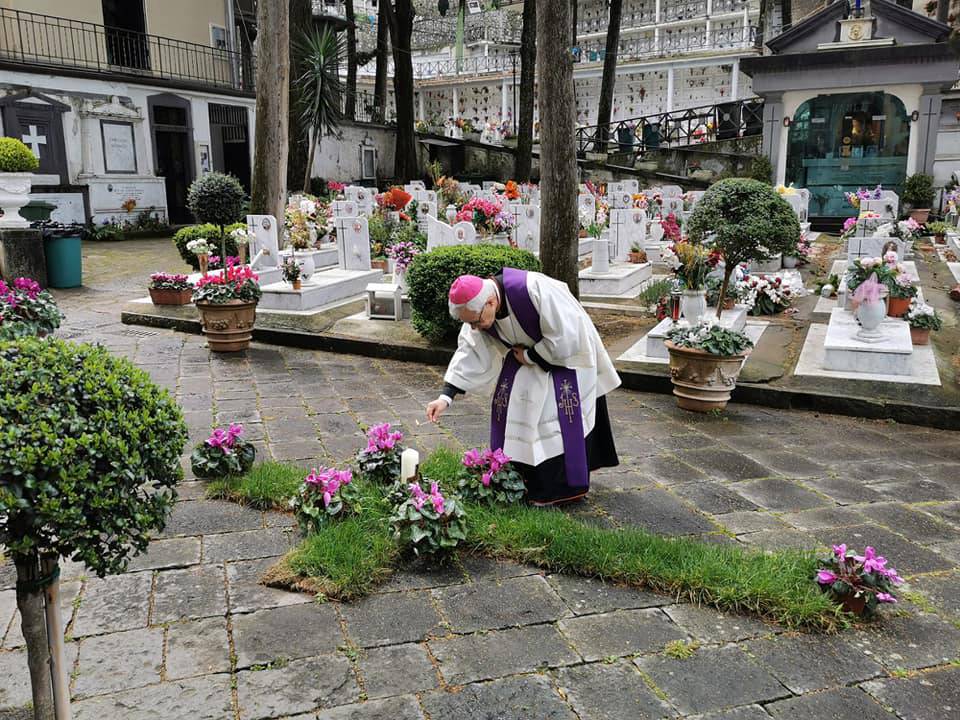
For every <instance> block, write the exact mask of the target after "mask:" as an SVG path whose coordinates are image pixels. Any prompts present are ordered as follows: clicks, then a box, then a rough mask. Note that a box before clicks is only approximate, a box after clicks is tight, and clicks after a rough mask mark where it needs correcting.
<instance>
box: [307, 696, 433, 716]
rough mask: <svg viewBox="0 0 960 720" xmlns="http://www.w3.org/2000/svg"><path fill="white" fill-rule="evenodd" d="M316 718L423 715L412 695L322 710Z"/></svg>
mask: <svg viewBox="0 0 960 720" xmlns="http://www.w3.org/2000/svg"><path fill="white" fill-rule="evenodd" d="M298 717H301V716H298ZM302 717H304V718H305V717H306V716H302ZM310 717H311V718H312V717H313V715H311V716H310ZM316 717H317V720H423V713H422V712H421V711H420V705H419V703H417V699H416V698H415V697H414V696H413V695H406V696H404V697H398V698H390V699H389V700H372V701H370V702H365V703H362V704H358V705H341V706H340V707H337V708H333V709H332V710H324V711H322V712H320V713H318V714H317V716H316ZM291 720H295V719H291Z"/></svg>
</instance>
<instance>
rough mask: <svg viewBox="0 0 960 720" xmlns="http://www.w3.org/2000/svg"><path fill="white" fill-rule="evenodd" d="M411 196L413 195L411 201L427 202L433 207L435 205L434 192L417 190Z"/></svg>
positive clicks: (435, 193)
mask: <svg viewBox="0 0 960 720" xmlns="http://www.w3.org/2000/svg"><path fill="white" fill-rule="evenodd" d="M412 195H413V199H414V200H416V201H417V203H425V202H429V203H433V204H434V205H436V204H437V191H436V190H417V191H415V192H413V193H412Z"/></svg>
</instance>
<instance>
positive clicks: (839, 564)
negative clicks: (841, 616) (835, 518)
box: [816, 544, 903, 616]
mask: <svg viewBox="0 0 960 720" xmlns="http://www.w3.org/2000/svg"><path fill="white" fill-rule="evenodd" d="M822 564H823V567H821V568H820V569H819V570H817V576H816V580H817V583H818V584H819V585H820V589H821V590H823V591H824V592H826V593H830V595H831V596H833V598H834V599H836V600H837V601H839V602H842V603H843V605H844V607H845V608H846V609H848V610H851V611H853V612H858V613H861V614H863V615H865V616H870V615H873V614H874V613H875V612H876V611H877V608H878V607H879V605H880V604H882V603H895V602H896V601H897V598H896V597H895V596H894V594H893V590H894V587H895V586H897V585H900V584H901V583H902V582H903V578H901V577H900V576H899V575H898V574H897V571H896V570H894V569H893V568H892V567H887V559H886V558H885V557H883V556H882V555H878V554H877V551H876V550H875V549H874V548H872V547H870V546H869V545H868V546H867V547H866V549H864V551H863V555H857V554H855V553H853V552H852V551H848V550H847V546H846V545H843V544H841V545H834V546H833V554H831V555H830V556H829V557H827V558H824V559H823V560H822Z"/></svg>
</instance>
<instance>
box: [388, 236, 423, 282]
mask: <svg viewBox="0 0 960 720" xmlns="http://www.w3.org/2000/svg"><path fill="white" fill-rule="evenodd" d="M419 254H420V248H418V247H417V246H416V245H415V244H414V243H412V242H409V241H407V240H402V241H400V242H398V243H394V244H393V245H391V246H390V247H389V248H387V255H388V256H389V257H391V258H393V261H394V268H395V269H396V272H398V273H400V274H403V273H405V272H406V271H407V268H409V267H410V264H411V263H412V262H413V259H414V258H415V257H416V256H417V255H419Z"/></svg>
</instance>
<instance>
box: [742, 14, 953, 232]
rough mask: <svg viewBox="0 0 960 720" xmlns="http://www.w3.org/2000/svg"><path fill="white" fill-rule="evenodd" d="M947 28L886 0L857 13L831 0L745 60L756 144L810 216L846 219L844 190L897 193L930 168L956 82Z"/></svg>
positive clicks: (850, 211) (848, 212)
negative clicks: (755, 102) (946, 98)
mask: <svg viewBox="0 0 960 720" xmlns="http://www.w3.org/2000/svg"><path fill="white" fill-rule="evenodd" d="M949 31H950V29H949V27H948V26H946V25H944V24H942V23H939V22H937V21H935V20H931V19H930V18H927V17H925V16H923V15H920V14H918V13H915V12H913V11H911V10H908V9H906V8H903V7H900V6H899V5H896V4H895V3H892V2H889V1H888V0H873V1H872V2H870V3H869V4H867V7H866V9H865V10H863V12H862V15H861V16H857V15H856V13H855V11H852V10H850V9H849V8H848V6H847V3H840V2H837V3H832V4H830V5H827V6H826V7H825V8H823V9H822V10H820V11H819V12H817V13H815V14H813V15H811V16H809V17H807V18H806V19H805V20H803V21H802V22H799V23H797V24H796V25H794V26H793V27H792V28H791V29H790V30H787V31H786V32H784V33H781V34H780V35H778V36H777V37H775V38H773V39H772V40H770V41H769V42H768V43H767V47H768V48H769V49H770V50H771V51H772V52H773V54H772V55H767V56H763V57H752V58H744V59H743V60H742V61H741V67H742V69H743V72H744V73H746V74H747V75H749V76H751V77H752V78H753V90H754V92H755V93H756V94H757V95H759V96H760V97H761V98H763V100H764V110H763V112H764V118H763V123H764V125H763V141H762V145H761V151H762V152H763V154H764V155H766V156H767V157H769V158H770V161H771V163H772V164H773V167H774V180H775V182H776V183H783V184H790V183H793V184H794V185H795V186H797V187H805V188H807V189H809V190H810V192H811V202H810V216H811V217H812V218H843V217H848V216H850V215H852V214H853V209H852V208H851V207H850V206H849V205H846V204H845V203H844V202H843V195H842V193H843V192H844V191H849V190H856V189H857V188H858V187H861V186H865V185H870V186H873V185H877V184H882V185H883V186H884V187H885V188H890V189H891V190H894V191H897V192H900V191H901V190H902V184H903V181H904V179H905V178H906V177H907V176H908V175H912V174H914V173H927V174H932V172H933V165H934V160H935V158H936V145H937V135H938V132H939V127H940V116H941V112H942V104H943V102H942V101H943V94H944V93H945V92H947V91H949V90H950V88H951V87H952V86H953V84H954V83H955V82H956V80H957V69H958V63H957V59H956V57H955V56H954V55H953V53H952V52H951V50H950V47H949V45H948V44H947V42H946V39H947V37H948V35H949Z"/></svg>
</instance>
